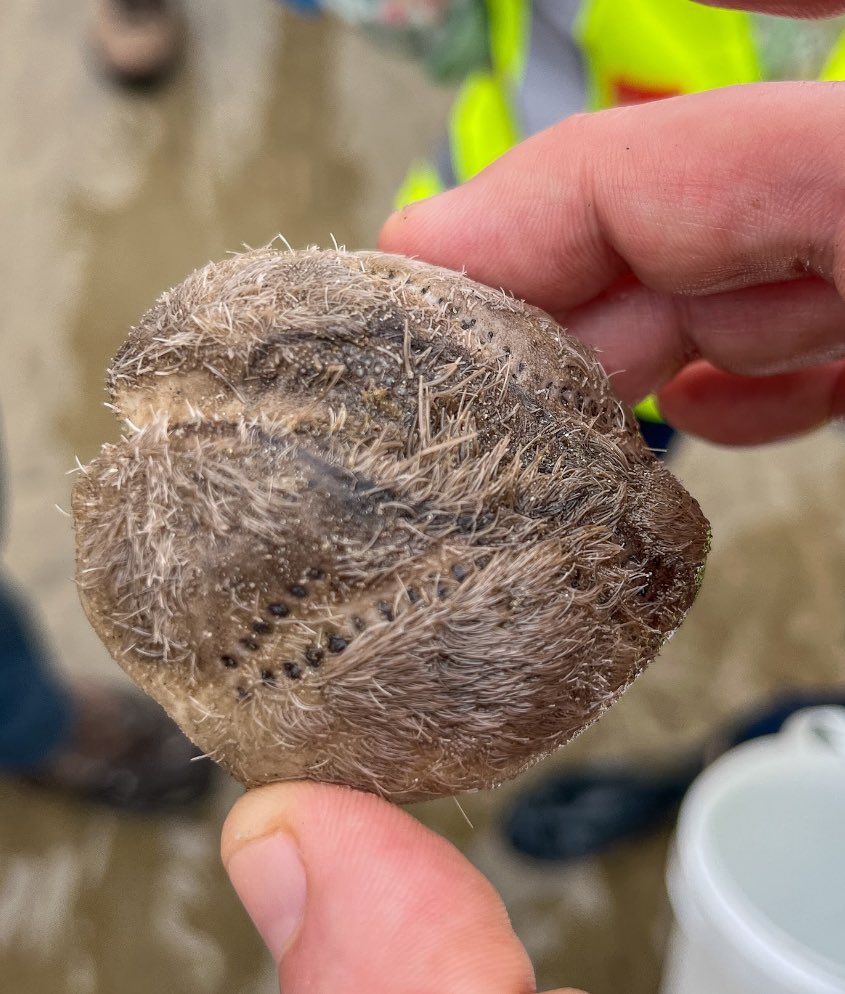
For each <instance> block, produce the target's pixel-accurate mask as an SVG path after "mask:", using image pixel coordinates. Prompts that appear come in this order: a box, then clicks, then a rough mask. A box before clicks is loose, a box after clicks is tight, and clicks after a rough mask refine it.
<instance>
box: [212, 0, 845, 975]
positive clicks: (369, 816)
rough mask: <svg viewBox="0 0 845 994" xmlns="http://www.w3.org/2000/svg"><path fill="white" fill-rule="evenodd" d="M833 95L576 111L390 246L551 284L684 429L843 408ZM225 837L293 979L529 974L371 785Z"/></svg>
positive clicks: (458, 876)
mask: <svg viewBox="0 0 845 994" xmlns="http://www.w3.org/2000/svg"><path fill="white" fill-rule="evenodd" d="M723 2H725V3H726V4H727V3H728V0H723ZM734 4H735V6H737V7H739V6H749V7H751V6H754V7H756V8H758V9H760V10H765V11H767V12H769V13H783V14H786V13H788V14H792V15H794V16H799V15H804V16H808V17H809V16H817V17H822V16H826V15H827V16H830V15H839V14H842V13H843V12H845V0H803V2H800V0H734ZM630 6H631V7H638V6H642V5H641V4H636V3H634V2H633V0H631V3H630ZM843 49H845V46H843V45H841V44H837V45H836V46H835V52H834V53H832V54H836V52H838V53H840V54H845V52H844V51H843ZM843 101H845V94H843V89H842V84H840V83H837V82H826V81H821V82H809V83H790V82H776V83H760V84H753V83H752V85H747V86H739V87H727V88H722V89H717V90H713V91H711V92H704V93H695V94H685V95H682V96H677V97H673V98H669V99H666V100H660V101H652V102H648V103H643V104H640V105H635V106H625V107H618V108H615V109H610V110H604V111H601V112H599V113H595V114H589V115H575V116H572V117H569V118H568V119H566V120H564V121H562V122H561V123H559V124H557V125H554V126H552V127H551V128H549V129H547V130H545V131H542V132H541V133H539V134H537V135H535V136H533V137H531V138H528V139H526V140H524V141H522V142H521V143H520V144H518V145H517V146H516V147H515V148H513V149H512V150H511V151H506V152H505V153H504V154H503V155H502V156H501V157H500V158H498V159H497V160H496V161H495V162H494V163H493V164H492V165H490V166H489V167H488V168H486V169H485V170H483V171H482V172H481V173H480V174H479V175H477V176H475V177H474V178H472V179H470V180H469V181H467V182H466V183H464V184H463V185H460V186H457V187H455V188H454V189H452V190H449V191H448V192H444V193H441V194H439V195H435V196H431V197H430V198H429V199H426V200H424V201H422V202H418V203H414V204H412V205H411V206H409V207H407V208H404V209H402V210H401V211H399V212H397V213H396V214H394V215H393V216H392V217H391V218H390V219H389V220H388V221H387V223H386V224H385V226H384V228H383V230H382V234H381V239H380V247H381V248H382V249H383V250H384V251H388V252H397V253H402V254H406V255H413V256H417V257H420V258H422V259H424V260H426V261H428V262H431V263H434V264H437V265H443V266H446V267H449V268H452V269H460V268H466V270H467V272H468V274H469V275H470V276H472V277H474V278H476V279H479V280H481V281H483V282H485V283H487V284H490V285H493V286H503V287H506V288H508V289H509V290H510V291H512V292H513V293H515V294H516V295H517V296H520V297H524V298H526V299H527V300H529V301H530V302H532V303H534V304H536V305H538V306H540V307H543V308H544V309H545V310H547V311H548V312H549V313H551V314H553V315H554V316H556V317H557V318H558V319H559V320H560V321H561V322H562V323H565V324H566V325H567V326H568V327H569V328H570V330H571V331H572V332H573V333H574V334H576V335H577V336H579V337H581V338H582V339H583V340H585V341H587V342H588V343H589V344H591V345H592V346H593V347H595V348H596V349H597V350H598V351H599V354H600V356H601V359H602V362H603V364H604V366H605V368H606V369H607V371H608V372H609V373H611V374H612V375H613V376H614V382H615V383H616V386H617V389H618V391H619V393H620V394H621V396H622V397H623V399H625V400H627V401H634V400H636V399H637V398H639V397H642V396H643V395H644V394H647V393H649V392H651V391H655V392H656V394H657V397H658V399H659V404H660V406H661V408H662V409H663V410H665V411H666V413H667V415H668V416H669V419H670V420H671V421H672V422H673V423H675V424H677V425H678V426H679V427H681V428H682V429H684V430H686V431H688V432H690V433H693V434H697V435H701V436H703V437H705V438H709V439H712V440H714V441H717V442H720V443H723V444H745V445H748V444H759V443H763V442H766V441H770V440H773V439H781V438H786V437H789V436H792V435H797V434H800V433H802V432H806V431H809V430H811V429H812V428H814V427H816V426H818V425H821V424H825V423H827V422H828V421H830V420H831V419H834V418H842V417H844V416H845V339H843V335H842V328H843V327H845V299H843V298H844V297H845V256H843V246H845V237H843V234H845V204H843V198H842V190H843V189H845V124H843V121H845V117H843ZM221 853H222V858H223V862H224V864H225V866H226V868H227V870H228V873H229V876H230V878H231V880H232V883H233V885H234V887H235V890H236V891H237V893H238V895H239V896H240V898H241V900H242V901H243V903H244V905H245V907H246V909H247V911H248V912H249V914H250V916H251V917H252V919H253V921H254V922H255V924H256V927H257V928H258V930H259V932H260V933H261V935H262V937H263V938H264V940H265V942H266V944H267V947H268V949H269V950H270V953H271V955H272V956H273V958H274V960H275V962H276V964H277V968H278V976H279V984H280V989H282V990H284V992H285V994H299V992H305V991H308V992H309V994H329V992H331V994H334V992H335V991H338V990H343V991H344V992H345V994H381V992H387V991H390V994H429V992H431V994H434V992H437V994H528V992H531V991H534V990H535V989H536V988H535V984H534V978H533V972H532V969H531V965H530V963H529V961H528V957H527V954H526V952H525V949H524V948H523V947H522V945H521V944H520V942H519V941H518V939H517V937H516V936H515V935H514V933H513V931H512V929H511V927H510V923H509V921H508V917H507V913H506V910H505V908H504V906H503V904H502V902H501V899H500V898H499V897H498V895H497V894H496V893H495V891H494V890H493V889H492V887H491V885H490V884H489V882H488V881H486V880H485V879H484V878H483V876H482V875H481V874H480V873H479V872H478V871H477V870H476V869H475V868H474V867H473V866H471V865H470V863H469V862H468V861H466V860H465V859H464V858H463V857H462V856H461V855H460V854H459V853H458V852H457V850H456V849H454V847H452V846H451V845H450V844H449V843H447V842H446V841H445V840H443V839H441V838H439V837H438V836H437V835H436V834H434V833H433V832H431V831H429V830H428V829H426V828H425V827H423V826H422V825H421V824H420V823H419V822H417V821H416V820H415V819H414V818H412V817H411V816H409V815H408V814H406V813H404V812H402V811H401V810H399V809H398V808H396V807H394V806H392V805H390V804H388V803H387V802H385V801H383V800H381V799H379V798H376V797H373V796H368V795H364V794H361V793H357V792H355V791H352V790H348V789H345V788H342V787H336V786H330V785H325V784H309V783H295V784H276V785H273V786H269V787H264V788H261V789H259V790H255V791H250V792H249V793H248V794H247V795H246V796H245V797H244V798H243V799H241V800H240V801H239V802H238V803H237V805H236V806H235V808H234V809H233V811H232V812H231V814H230V816H229V818H228V820H227V823H226V825H225V827H224V831H223V838H222V844H221Z"/></svg>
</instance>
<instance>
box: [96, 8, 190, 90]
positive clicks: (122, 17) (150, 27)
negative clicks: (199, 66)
mask: <svg viewBox="0 0 845 994" xmlns="http://www.w3.org/2000/svg"><path fill="white" fill-rule="evenodd" d="M184 37H185V25H184V20H183V18H182V14H181V10H180V7H179V4H178V0H95V5H94V9H93V25H92V40H93V44H94V49H95V52H96V54H97V57H98V59H99V61H100V63H101V64H102V65H103V66H104V67H105V69H106V70H107V72H108V73H109V74H110V75H111V76H113V77H114V78H115V79H117V80H118V81H120V82H122V83H126V84H129V85H137V86H144V85H150V84H154V83H157V82H159V81H161V80H163V79H164V78H165V77H166V76H167V75H168V74H169V73H170V72H171V70H172V69H173V68H174V66H175V65H176V62H177V60H178V57H179V55H180V53H181V50H182V46H183V43H184Z"/></svg>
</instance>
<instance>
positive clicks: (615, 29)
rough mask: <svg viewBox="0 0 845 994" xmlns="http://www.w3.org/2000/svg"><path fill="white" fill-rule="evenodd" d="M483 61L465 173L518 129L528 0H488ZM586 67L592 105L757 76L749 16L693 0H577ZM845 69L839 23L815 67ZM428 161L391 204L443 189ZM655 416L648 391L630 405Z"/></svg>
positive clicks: (452, 122) (827, 74)
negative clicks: (837, 32)
mask: <svg viewBox="0 0 845 994" xmlns="http://www.w3.org/2000/svg"><path fill="white" fill-rule="evenodd" d="M486 2H487V8H488V24H489V33H490V39H489V43H490V69H489V70H488V71H486V72H475V73H473V74H471V75H470V76H469V77H468V78H467V79H466V80H465V81H464V83H463V85H462V86H461V88H460V91H459V93H458V96H457V99H456V100H455V103H454V105H453V107H452V112H451V115H450V119H449V147H450V154H451V164H452V171H453V173H454V176H455V178H456V179H457V181H458V182H459V183H463V182H465V181H466V180H468V179H470V178H471V177H472V176H474V175H475V174H476V173H478V172H480V171H481V170H482V169H484V168H485V167H486V166H488V165H489V164H490V163H491V162H492V161H493V160H494V159H497V158H498V157H499V156H500V155H502V154H503V153H505V152H506V151H507V150H508V149H509V148H511V147H512V146H513V145H515V144H516V143H517V142H518V141H520V140H521V138H522V137H523V136H522V135H521V133H520V128H519V122H518V120H517V117H516V115H515V113H514V111H513V103H514V100H513V97H514V93H515V92H516V90H517V88H518V87H519V84H520V81H521V79H522V74H523V71H524V66H525V61H526V59H527V56H528V50H529V45H530V37H531V35H530V32H531V25H530V15H531V0H486ZM575 34H576V40H577V42H578V44H579V45H580V47H581V50H582V52H583V55H584V59H585V64H586V70H587V77H588V79H587V92H588V100H587V106H588V109H591V110H601V109H602V108H605V107H612V106H617V105H619V104H622V103H633V102H637V101H641V100H648V99H655V98H659V97H667V96H676V95H678V94H682V93H695V92H698V91H700V90H712V89H716V88H718V87H722V86H731V85H733V84H735V83H753V82H757V81H759V80H761V79H762V78H763V70H762V62H761V59H760V56H759V54H758V52H757V50H756V47H755V43H754V34H753V30H752V21H751V17H750V15H749V14H747V13H744V12H742V11H734V10H721V9H718V8H714V7H704V6H700V5H699V4H696V3H694V2H692V0H585V2H584V3H583V5H582V7H581V9H580V11H579V13H578V19H577V23H576V27H575ZM819 78H820V79H825V80H839V79H845V33H844V34H843V35H842V36H841V38H840V39H839V41H838V43H837V44H836V45H835V46H834V48H833V51H832V52H831V53H830V56H829V58H828V60H827V62H826V64H825V66H824V68H823V70H822V72H821V75H820V77H819ZM442 189H443V181H442V179H441V177H440V176H439V174H438V172H437V170H436V169H435V168H434V166H433V165H431V164H427V163H421V164H417V165H414V166H412V167H411V169H410V170H409V172H408V175H407V177H406V179H405V182H404V183H403V185H402V187H401V189H400V190H399V193H398V194H397V197H396V206H397V207H402V206H404V205H405V204H409V203H413V202H414V201H416V200H422V199H424V198H425V197H429V196H432V195H434V194H435V193H439V192H441V190H442ZM636 413H637V416H638V417H639V418H640V419H641V420H645V421H660V420H661V417H660V412H659V409H658V406H657V403H656V399H655V398H653V397H650V398H646V399H645V400H644V401H642V402H641V403H640V404H638V405H637V407H636Z"/></svg>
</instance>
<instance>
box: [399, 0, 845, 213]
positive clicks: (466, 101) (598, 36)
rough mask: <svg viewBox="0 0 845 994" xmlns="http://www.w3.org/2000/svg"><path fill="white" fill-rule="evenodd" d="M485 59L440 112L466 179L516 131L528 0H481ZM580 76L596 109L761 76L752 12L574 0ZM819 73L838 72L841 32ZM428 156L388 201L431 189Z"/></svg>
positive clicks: (436, 185)
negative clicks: (484, 66)
mask: <svg viewBox="0 0 845 994" xmlns="http://www.w3.org/2000/svg"><path fill="white" fill-rule="evenodd" d="M486 3H487V9H488V24H489V34H490V39H489V46H490V69H489V70H488V71H483V72H475V73H472V74H471V75H470V76H469V77H468V78H467V79H466V80H465V81H464V83H463V85H462V86H461V88H460V90H459V92H458V96H457V98H456V100H455V103H454V105H453V107H452V111H451V115H450V119H449V127H448V130H449V146H450V153H451V160H452V171H453V173H454V176H455V178H456V179H457V181H458V182H459V183H463V182H465V181H466V180H468V179H470V178H471V177H472V176H474V175H475V174H476V173H478V172H480V171H481V170H482V169H484V167H485V166H488V165H489V164H490V163H491V162H492V161H493V160H494V159H497V158H498V157H499V156H500V155H502V154H503V153H504V152H506V151H507V150H508V149H509V148H511V147H512V146H513V145H515V144H516V143H517V142H518V141H519V140H520V139H521V138H522V137H524V136H523V135H522V134H521V133H520V127H519V122H518V120H517V117H516V115H515V114H514V112H513V95H514V92H515V91H516V89H517V88H518V87H519V84H520V81H521V79H522V74H523V70H524V66H525V61H526V59H527V56H528V50H529V45H530V37H531V25H530V18H531V0H486ZM575 34H576V39H577V41H578V43H579V45H580V47H581V49H582V52H583V54H584V58H585V63H586V68H587V76H588V108H589V109H591V110H600V109H602V108H604V107H612V106H616V105H618V104H620V103H630V102H636V101H638V100H644V99H653V98H657V97H664V96H674V95H677V94H681V93H695V92H697V91H699V90H712V89H716V88H717V87H721V86H730V85H732V84H734V83H752V82H756V81H758V80H760V79H762V78H763V71H762V64H761V60H760V57H759V55H758V53H757V51H756V47H755V43H754V37H753V30H752V22H751V17H750V15H749V14H747V13H744V12H742V11H734V10H720V9H718V8H714V7H704V6H700V5H699V4H697V3H694V2H693V0H584V3H583V5H582V7H581V10H580V11H579V14H578V20H577V24H576V28H575ZM820 78H821V79H828V80H834V79H845V34H843V36H842V38H841V39H840V41H839V43H838V44H837V45H836V46H835V47H834V50H833V52H831V54H830V57H829V59H828V61H827V64H826V65H825V67H824V69H823V71H822V73H821V75H820ZM442 188H443V183H442V180H441V178H440V177H439V176H438V174H437V172H436V170H435V169H434V167H433V166H431V165H428V164H418V165H416V166H414V167H412V169H411V171H410V173H409V175H408V177H407V179H406V181H405V183H404V184H403V186H402V188H401V189H400V191H399V193H398V195H397V197H396V201H397V206H402V205H404V204H408V203H412V202H413V201H415V200H421V199H422V198H423V197H427V196H431V195H432V194H434V193H439V192H440V191H441V190H442Z"/></svg>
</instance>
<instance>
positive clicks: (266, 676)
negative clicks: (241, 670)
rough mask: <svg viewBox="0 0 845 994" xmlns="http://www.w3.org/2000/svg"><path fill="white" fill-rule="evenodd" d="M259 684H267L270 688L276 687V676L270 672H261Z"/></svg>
mask: <svg viewBox="0 0 845 994" xmlns="http://www.w3.org/2000/svg"><path fill="white" fill-rule="evenodd" d="M261 682H262V683H266V684H269V685H270V686H271V687H275V686H276V674H275V673H274V672H273V671H272V670H262V671H261Z"/></svg>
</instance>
